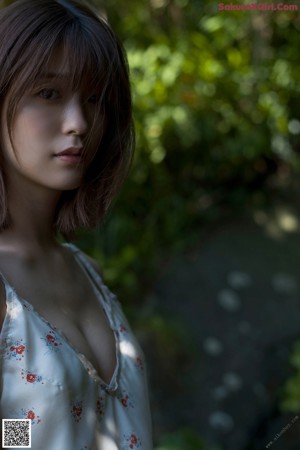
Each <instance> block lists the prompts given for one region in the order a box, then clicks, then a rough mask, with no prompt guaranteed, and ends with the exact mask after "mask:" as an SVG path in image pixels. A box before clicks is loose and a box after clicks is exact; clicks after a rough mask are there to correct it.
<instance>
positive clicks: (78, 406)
mask: <svg viewBox="0 0 300 450" xmlns="http://www.w3.org/2000/svg"><path fill="white" fill-rule="evenodd" d="M71 413H72V416H73V417H74V419H75V421H76V422H79V421H80V420H81V414H82V401H80V402H76V403H74V404H73V405H72V407H71Z"/></svg>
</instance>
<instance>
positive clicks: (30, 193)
mask: <svg viewBox="0 0 300 450" xmlns="http://www.w3.org/2000/svg"><path fill="white" fill-rule="evenodd" d="M60 196H61V192H60V191H55V190H50V189H45V188H43V187H38V188H37V186H30V185H29V186H26V189H24V186H23V188H22V189H18V188H16V187H15V185H14V184H13V183H9V184H8V186H7V200H8V210H9V216H10V222H11V223H10V226H9V228H8V229H6V230H4V231H3V232H2V233H1V235H0V238H1V242H3V243H4V242H5V245H10V244H11V245H13V246H14V247H17V246H18V248H19V249H21V248H22V249H23V250H27V251H30V252H31V253H32V252H38V251H41V250H45V249H47V248H49V247H51V246H52V247H53V246H54V245H57V244H56V238H55V231H54V229H53V220H54V214H55V209H56V206H57V204H58V201H59V198H60Z"/></svg>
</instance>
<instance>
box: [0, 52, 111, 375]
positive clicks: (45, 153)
mask: <svg viewBox="0 0 300 450" xmlns="http://www.w3.org/2000/svg"><path fill="white" fill-rule="evenodd" d="M51 64H52V65H51V72H54V73H60V74H61V73H63V75H64V76H66V77H65V78H61V79H59V80H55V82H54V83H53V82H52V80H50V79H47V80H46V79H45V80H42V82H41V85H40V86H37V89H36V90H33V92H30V93H28V94H27V93H26V94H25V95H24V97H23V99H22V101H21V103H20V105H19V107H18V110H17V115H16V118H15V121H14V122H13V135H12V137H13V143H14V149H15V151H16V155H15V154H14V152H13V149H12V146H11V143H10V140H9V137H8V133H7V124H6V121H5V117H6V115H5V112H6V106H7V105H6V102H5V103H4V107H3V108H4V114H3V115H2V117H3V118H4V119H3V120H2V123H1V131H2V133H1V136H3V138H2V149H1V150H2V153H3V155H4V165H5V170H6V174H7V193H8V206H9V211H10V217H11V221H12V225H11V226H10V228H9V229H7V230H5V231H3V232H1V233H0V272H1V273H2V274H3V275H4V277H5V278H6V279H7V280H8V282H9V283H10V285H11V286H13V287H14V288H15V290H16V292H17V294H18V295H19V296H20V297H22V298H24V299H25V300H27V301H28V302H29V303H31V304H32V306H33V307H34V308H35V309H36V311H37V312H38V313H39V314H40V315H41V316H42V317H44V318H45V319H46V320H48V321H49V322H50V323H51V324H52V325H55V326H56V327H57V328H59V329H60V330H62V331H63V333H64V334H65V336H66V337H67V338H68V340H69V341H70V343H71V344H72V345H73V346H74V347H75V348H76V349H77V350H78V351H79V352H80V353H83V354H84V355H85V356H86V357H87V359H88V360H89V361H90V362H91V363H92V365H93V366H94V368H95V369H96V370H97V372H98V374H99V375H100V377H101V378H102V379H103V380H104V381H105V382H109V381H110V380H111V378H112V375H113V372H114V370H115V366H116V354H115V337H114V334H113V332H112V330H111V329H110V327H109V324H108V321H107V318H106V316H105V313H104V311H103V310H102V308H101V307H100V305H99V301H98V299H97V298H96V295H95V292H94V290H93V287H92V285H91V283H90V281H89V279H88V277H87V275H86V273H85V272H84V271H83V269H82V268H81V267H80V266H79V265H78V262H77V261H76V260H75V259H74V256H73V254H71V252H70V250H69V249H67V248H64V247H62V246H61V245H60V244H59V243H58V242H57V240H56V236H55V233H54V232H53V227H52V223H53V215H54V211H55V208H56V205H57V202H58V201H59V199H60V196H61V194H62V192H63V191H65V190H71V189H75V188H77V187H79V186H80V183H81V180H82V176H83V173H84V170H85V167H84V164H79V165H75V164H68V163H65V162H64V161H60V160H59V159H58V158H56V157H55V156H54V155H55V154H56V153H57V152H60V151H62V150H64V149H66V148H69V147H72V146H80V145H82V142H83V140H84V137H85V136H86V133H88V131H89V128H90V126H91V123H92V120H93V117H94V111H95V109H94V104H93V99H94V97H93V94H94V93H93V92H90V93H89V92H72V91H71V90H70V88H69V85H68V81H67V73H65V69H66V68H65V67H64V68H63V56H62V54H61V53H60V52H56V55H55V57H54V58H53V60H52V63H51ZM94 139H95V142H94V144H95V145H96V142H97V140H99V136H97V135H95V136H94ZM92 150H93V149H91V151H92ZM90 260H91V262H92V264H93V265H94V267H95V268H96V270H97V271H98V272H99V268H98V266H97V264H96V263H95V261H93V260H92V259H90ZM0 305H1V311H0V329H1V327H2V323H3V320H4V317H5V314H6V301H5V288H4V285H3V283H2V282H0Z"/></svg>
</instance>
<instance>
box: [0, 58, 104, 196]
mask: <svg viewBox="0 0 300 450" xmlns="http://www.w3.org/2000/svg"><path fill="white" fill-rule="evenodd" d="M63 63H64V60H63V56H62V53H61V52H59V51H57V52H56V53H55V55H54V57H53V58H52V60H51V64H50V67H49V69H48V73H45V74H41V77H40V79H39V80H38V81H37V83H36V86H34V88H33V89H32V91H31V92H28V93H26V94H25V95H24V96H23V97H22V99H21V101H20V103H19V104H18V107H17V111H16V115H15V118H14V121H13V124H12V141H13V146H12V144H11V142H10V139H9V135H8V129H7V124H6V112H7V102H4V107H3V112H2V123H1V127H2V153H3V160H4V165H5V172H6V175H7V177H8V179H9V177H10V176H14V178H13V179H14V181H15V180H20V181H22V180H23V181H25V180H26V182H32V183H34V184H35V185H36V186H40V187H44V188H49V189H52V190H53V189H54V190H58V191H63V190H72V189H76V188H77V187H79V186H80V184H81V181H82V177H83V175H84V172H85V170H86V165H87V163H86V161H84V160H83V158H82V157H81V153H82V149H83V146H84V143H85V140H86V136H87V134H88V133H89V131H90V129H91V126H92V123H93V120H94V117H95V114H96V105H95V102H96V101H97V98H96V94H97V93H95V92H88V91H87V90H85V92H81V91H76V92H73V91H72V90H71V88H70V82H69V78H68V73H67V70H66V65H64V64H63ZM101 134H102V130H101V127H100V126H99V127H97V128H96V131H95V132H94V133H93V137H92V140H91V142H90V144H89V148H85V149H84V150H85V152H86V154H87V160H89V159H90V158H88V155H89V154H90V155H92V154H93V153H94V152H95V149H96V148H97V147H98V145H99V141H100V139H101ZM13 148H14V150H15V152H14V150H13ZM62 152H63V154H62Z"/></svg>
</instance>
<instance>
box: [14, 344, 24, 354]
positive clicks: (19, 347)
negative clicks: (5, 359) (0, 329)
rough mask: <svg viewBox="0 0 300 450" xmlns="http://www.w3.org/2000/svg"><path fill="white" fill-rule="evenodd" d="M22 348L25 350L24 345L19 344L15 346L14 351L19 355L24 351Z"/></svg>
mask: <svg viewBox="0 0 300 450" xmlns="http://www.w3.org/2000/svg"><path fill="white" fill-rule="evenodd" d="M24 350H25V346H24V345H19V346H18V347H17V348H16V352H17V353H18V354H19V355H22V353H23V352H24Z"/></svg>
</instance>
